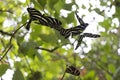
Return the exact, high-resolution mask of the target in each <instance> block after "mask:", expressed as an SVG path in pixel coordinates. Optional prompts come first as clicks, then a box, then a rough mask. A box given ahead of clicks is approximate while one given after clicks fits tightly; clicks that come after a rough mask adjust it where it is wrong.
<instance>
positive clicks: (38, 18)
mask: <svg viewBox="0 0 120 80" xmlns="http://www.w3.org/2000/svg"><path fill="white" fill-rule="evenodd" d="M27 11H28V13H29V16H30V19H29V21H28V23H27V25H26V29H27V30H29V29H30V24H31V22H32V21H35V23H36V24H40V25H44V26H48V27H50V28H53V29H55V30H57V31H58V32H59V33H60V35H61V36H64V37H65V38H68V37H69V36H72V37H73V36H76V35H79V38H78V43H77V46H76V48H75V49H77V48H78V47H79V46H80V44H81V42H82V40H83V38H84V37H91V38H97V37H100V35H98V34H92V33H83V31H84V30H85V29H86V27H87V26H88V23H85V22H84V21H83V20H82V19H81V18H80V17H79V16H78V15H77V13H75V15H76V17H77V19H78V21H79V23H80V25H78V26H75V27H72V28H68V29H65V28H63V27H62V22H61V21H59V20H58V19H56V18H53V17H51V16H46V15H44V14H42V13H41V12H40V11H38V10H36V9H35V8H27ZM65 72H66V73H70V74H72V75H75V76H79V75H80V71H79V70H78V69H77V68H76V67H75V66H72V65H70V66H67V67H66V70H65Z"/></svg>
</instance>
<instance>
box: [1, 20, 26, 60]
mask: <svg viewBox="0 0 120 80" xmlns="http://www.w3.org/2000/svg"><path fill="white" fill-rule="evenodd" d="M26 24H27V22H26V23H24V24H23V25H22V26H20V27H19V28H18V29H16V30H15V31H14V32H13V34H12V35H11V37H10V40H9V43H8V45H7V47H6V48H5V50H4V51H3V53H4V52H5V51H6V49H7V48H8V50H7V51H6V52H5V54H4V55H3V57H2V58H1V59H0V61H1V60H2V59H3V58H4V57H5V55H6V54H7V53H8V51H9V50H10V49H11V48H12V45H11V42H12V39H13V37H14V36H15V34H16V33H17V32H18V31H19V30H20V29H21V28H22V27H23V26H24V25H26ZM9 45H10V47H9Z"/></svg>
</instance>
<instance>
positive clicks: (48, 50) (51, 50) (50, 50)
mask: <svg viewBox="0 0 120 80" xmlns="http://www.w3.org/2000/svg"><path fill="white" fill-rule="evenodd" d="M66 44H68V43H66ZM66 44H62V45H60V46H57V47H55V48H53V49H46V48H41V47H35V48H36V49H41V50H44V51H47V52H54V51H55V50H57V49H58V48H60V47H62V46H64V45H66Z"/></svg>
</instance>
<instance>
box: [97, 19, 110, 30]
mask: <svg viewBox="0 0 120 80" xmlns="http://www.w3.org/2000/svg"><path fill="white" fill-rule="evenodd" d="M111 23H112V20H111V19H110V18H108V19H105V20H104V22H100V23H99V24H100V25H101V26H102V27H104V28H105V29H106V30H108V29H109V28H110V27H111Z"/></svg>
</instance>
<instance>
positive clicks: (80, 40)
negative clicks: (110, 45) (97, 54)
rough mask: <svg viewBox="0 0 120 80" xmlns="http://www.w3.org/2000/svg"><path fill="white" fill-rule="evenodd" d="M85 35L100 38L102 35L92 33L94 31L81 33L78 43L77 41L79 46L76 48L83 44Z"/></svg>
mask: <svg viewBox="0 0 120 80" xmlns="http://www.w3.org/2000/svg"><path fill="white" fill-rule="evenodd" d="M84 37H90V38H98V37H100V35H99V34H92V33H83V34H81V35H80V36H79V38H78V43H77V46H76V48H75V50H76V49H77V48H78V47H79V46H80V44H81V42H82V40H83V38H84Z"/></svg>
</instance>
